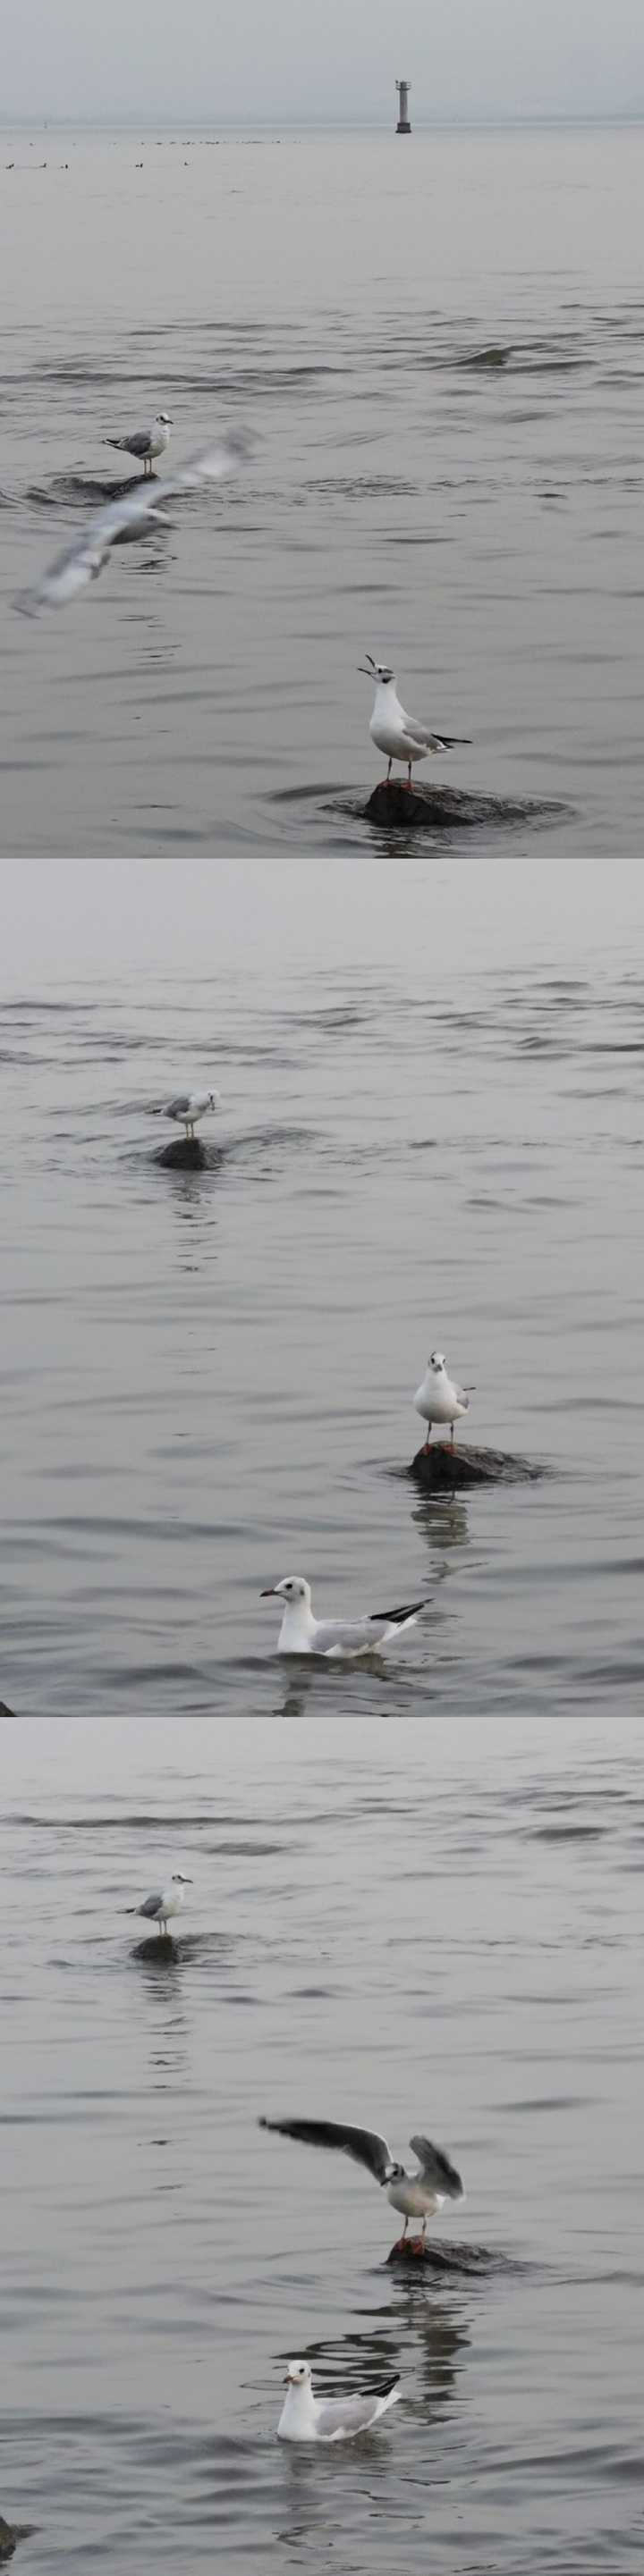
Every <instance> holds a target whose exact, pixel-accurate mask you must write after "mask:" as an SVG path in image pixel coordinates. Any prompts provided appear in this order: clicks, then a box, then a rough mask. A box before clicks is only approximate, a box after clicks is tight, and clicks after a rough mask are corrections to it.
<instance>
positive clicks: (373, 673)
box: [358, 653, 395, 689]
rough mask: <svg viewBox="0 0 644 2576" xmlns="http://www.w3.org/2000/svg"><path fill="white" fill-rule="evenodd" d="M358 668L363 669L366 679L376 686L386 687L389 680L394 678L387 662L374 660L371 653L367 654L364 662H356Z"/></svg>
mask: <svg viewBox="0 0 644 2576" xmlns="http://www.w3.org/2000/svg"><path fill="white" fill-rule="evenodd" d="M358 670H359V671H364V673H365V677H366V678H367V680H373V681H374V682H375V684H376V686H377V687H378V688H382V689H387V688H388V687H389V683H390V681H391V680H393V679H394V673H393V671H390V669H389V664H388V662H374V659H373V654H372V653H368V654H367V658H366V661H365V662H359V663H358ZM394 685H395V682H394Z"/></svg>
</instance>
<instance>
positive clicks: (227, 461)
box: [14, 430, 250, 617]
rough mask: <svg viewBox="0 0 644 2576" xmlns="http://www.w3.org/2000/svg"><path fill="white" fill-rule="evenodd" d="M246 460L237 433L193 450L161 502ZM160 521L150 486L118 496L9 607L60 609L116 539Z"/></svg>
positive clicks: (31, 611)
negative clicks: (38, 580) (39, 578)
mask: <svg viewBox="0 0 644 2576" xmlns="http://www.w3.org/2000/svg"><path fill="white" fill-rule="evenodd" d="M249 454H250V442H249V440H248V439H247V438H246V437H245V436H244V435H243V434H242V432H241V431H232V430H231V432H230V434H229V435H227V436H226V437H223V438H220V439H218V440H216V441H214V442H212V443H211V445H210V446H209V447H198V448H195V450H194V453H193V454H192V455H190V456H186V457H185V458H184V462H183V465H181V466H179V467H178V468H177V471H176V473H175V474H168V475H166V476H165V477H164V482H163V498H164V500H165V499H166V496H170V497H171V496H172V494H173V493H174V492H190V491H193V490H195V489H196V488H197V486H198V485H199V484H200V483H213V482H220V481H221V480H222V478H223V476H224V475H227V474H235V473H236V472H237V470H238V468H239V466H240V465H241V464H242V463H243V462H244V460H245V459H246V457H247V456H248V455H249ZM162 518H163V514H162V512H161V511H160V510H159V506H158V491H157V486H156V484H154V483H153V484H152V485H151V486H150V488H149V490H148V492H147V493H145V492H143V491H141V490H138V491H136V492H125V493H123V495H122V497H121V499H120V500H118V501H110V502H109V503H108V506H107V509H105V510H99V511H98V512H97V514H96V516H95V517H94V518H92V519H88V521H87V523H86V526H85V527H84V528H82V529H81V533H80V536H79V537H77V538H76V541H75V543H74V544H73V545H71V546H67V547H66V548H65V552H64V554H61V555H56V556H55V558H54V562H53V563H52V564H50V565H49V568H48V570H47V571H46V572H45V573H43V576H42V579H41V581H40V582H37V583H36V584H35V585H34V588H33V589H32V590H26V591H23V592H22V594H21V596H20V597H19V598H18V599H16V600H15V601H14V606H15V607H16V608H20V609H23V610H24V612H25V613H26V615H27V616H31V617H33V616H35V615H36V613H37V611H38V609H39V608H64V607H66V606H67V602H68V600H70V599H75V598H76V597H77V595H78V593H79V591H81V590H85V589H86V588H87V585H88V583H89V582H90V581H95V580H96V578H97V575H98V574H99V572H102V569H103V565H104V563H105V562H106V560H107V556H108V554H109V552H110V548H111V546H113V545H116V543H117V542H118V539H119V538H121V537H134V536H145V533H146V529H147V528H149V527H150V526H154V522H155V520H157V521H158V520H162Z"/></svg>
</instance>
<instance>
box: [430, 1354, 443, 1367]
mask: <svg viewBox="0 0 644 2576" xmlns="http://www.w3.org/2000/svg"><path fill="white" fill-rule="evenodd" d="M429 1365H430V1368H435V1369H442V1368H444V1367H445V1352H444V1351H430V1354H429Z"/></svg>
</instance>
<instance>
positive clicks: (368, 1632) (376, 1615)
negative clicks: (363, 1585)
mask: <svg viewBox="0 0 644 2576" xmlns="http://www.w3.org/2000/svg"><path fill="white" fill-rule="evenodd" d="M260 1600H261V1601H273V1600H276V1601H281V1602H282V1603H283V1617H282V1625H281V1628H280V1632H279V1637H278V1640H277V1652H278V1655H333V1656H339V1655H373V1654H379V1653H380V1651H381V1648H382V1647H383V1646H387V1645H389V1642H390V1639H391V1638H392V1637H398V1636H400V1634H401V1631H402V1629H403V1628H413V1626H414V1624H415V1621H416V1619H417V1618H418V1613H419V1611H420V1610H424V1609H425V1606H426V1605H425V1602H424V1600H423V1601H407V1602H405V1604H404V1606H403V1608H402V1609H399V1610H370V1611H367V1614H366V1617H365V1618H363V1619H316V1618H314V1615H313V1610H312V1607H311V1586H310V1583H307V1580H306V1576H305V1575H304V1574H285V1575H284V1576H283V1580H282V1582H281V1583H268V1584H267V1585H266V1588H265V1590H264V1591H263V1592H261V1593H260Z"/></svg>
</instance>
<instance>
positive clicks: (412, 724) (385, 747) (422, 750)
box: [358, 653, 468, 787]
mask: <svg viewBox="0 0 644 2576" xmlns="http://www.w3.org/2000/svg"><path fill="white" fill-rule="evenodd" d="M358 669H359V670H360V671H364V672H365V673H366V676H367V679H369V680H372V681H373V683H374V687H375V692H376V694H375V698H374V703H373V714H372V717H371V723H370V726H369V732H370V734H371V740H372V742H375V744H376V748H377V750H378V751H384V753H385V757H386V759H387V762H388V768H387V776H386V779H385V780H384V781H383V785H385V786H388V785H389V780H390V777H391V764H392V760H403V761H404V760H406V762H407V786H408V787H411V772H412V763H413V761H415V760H427V759H428V757H429V753H430V752H439V751H456V750H458V749H459V748H460V746H461V745H462V744H465V743H466V742H467V741H468V735H467V734H460V733H433V732H432V729H431V726H430V725H428V724H425V723H424V722H423V721H422V719H421V717H420V716H408V715H407V713H406V709H405V708H404V707H403V706H401V703H400V698H399V696H398V691H397V687H396V679H395V675H394V672H393V671H390V670H389V669H388V667H387V664H386V663H385V662H374V661H373V658H372V655H371V653H368V654H367V658H366V662H359V663H358ZM401 784H402V786H403V787H404V785H405V780H404V779H403V780H402V781H401Z"/></svg>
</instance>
